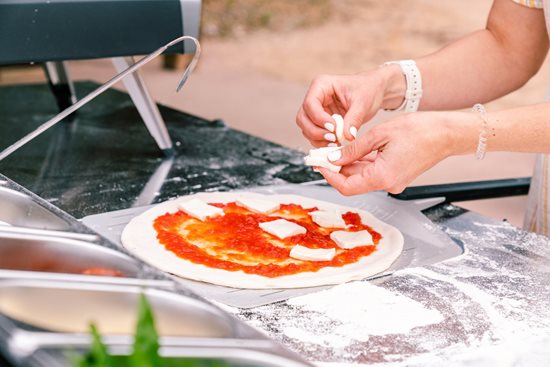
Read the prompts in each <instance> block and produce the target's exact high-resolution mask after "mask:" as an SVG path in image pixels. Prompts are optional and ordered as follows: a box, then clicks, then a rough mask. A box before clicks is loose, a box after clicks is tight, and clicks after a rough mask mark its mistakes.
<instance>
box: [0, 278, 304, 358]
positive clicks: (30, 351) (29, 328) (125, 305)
mask: <svg viewBox="0 0 550 367" xmlns="http://www.w3.org/2000/svg"><path fill="white" fill-rule="evenodd" d="M184 292H185V290H184V289H179V290H178V289H175V290H172V291H171V292H168V291H164V290H160V289H156V288H147V287H138V286H122V285H107V284H94V283H81V284H77V283H67V282H60V281H44V280H6V279H4V280H1V279H0V349H2V350H3V351H4V354H5V355H7V356H8V358H10V360H12V361H13V362H14V363H16V364H17V365H19V366H27V365H28V366H34V367H36V366H48V367H54V366H60V367H61V366H67V365H68V358H69V356H68V354H67V353H66V352H67V351H72V352H74V351H83V350H85V349H87V348H88V347H89V345H90V342H91V339H90V336H89V335H88V334H87V332H88V329H89V323H90V322H91V321H93V322H94V323H96V325H97V326H98V329H99V331H100V332H101V334H102V335H103V340H104V342H105V343H106V344H107V345H108V347H109V349H110V351H111V352H112V353H114V354H127V353H129V352H130V350H131V345H132V343H133V339H132V337H131V336H130V335H132V334H133V332H134V327H135V326H134V325H135V319H136V314H135V313H136V312H135V311H136V304H137V298H138V295H139V294H140V293H143V294H145V295H146V296H147V299H148V300H149V302H150V303H151V306H152V308H153V311H154V313H155V319H156V325H157V329H158V331H159V335H160V340H159V342H160V345H161V354H162V355H165V356H172V357H204V358H221V359H222V360H226V361H230V362H232V363H233V362H235V363H236V364H235V365H236V366H243V367H244V366H259V367H261V366H266V367H267V366H289V367H304V366H311V364H308V363H307V362H303V361H301V358H300V357H298V356H297V355H295V354H294V353H292V352H289V351H287V350H286V349H284V348H282V347H281V346H280V345H279V344H277V343H275V342H273V341H271V340H269V339H267V338H266V337H265V336H264V335H263V334H261V333H259V332H258V331H256V330H254V329H253V328H251V327H249V326H247V325H245V324H244V323H242V322H241V321H239V320H237V319H236V318H235V317H233V316H231V315H229V314H227V313H225V312H224V311H222V310H221V309H219V308H217V307H215V306H213V305H210V304H208V303H205V302H203V301H201V300H199V299H196V298H193V297H191V296H187V295H186V294H185V293H184Z"/></svg>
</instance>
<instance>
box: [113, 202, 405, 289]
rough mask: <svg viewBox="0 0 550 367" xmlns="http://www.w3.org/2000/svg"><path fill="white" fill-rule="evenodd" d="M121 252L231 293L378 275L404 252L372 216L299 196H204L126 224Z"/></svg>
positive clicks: (393, 233) (399, 240) (396, 235)
mask: <svg viewBox="0 0 550 367" xmlns="http://www.w3.org/2000/svg"><path fill="white" fill-rule="evenodd" d="M122 243H123V245H124V246H125V247H126V248H127V249H128V250H129V251H130V252H132V253H134V254H135V255H136V256H138V257H139V258H141V259H142V260H144V261H145V262H147V263H149V264H151V265H153V266H156V267H157V268H160V269H161V270H164V271H167V272H169V273H172V274H174V275H177V276H180V277H183V278H188V279H193V280H198V281H203V282H208V283H213V284H218V285H224V286H229V287H235V288H258V289H260V288H300V287H311V286H321V285H328V284H338V283H343V282H346V281H350V280H357V279H363V278H366V277H369V276H371V275H374V274H377V273H380V272H382V271H384V270H386V269H387V268H389V267H390V265H391V264H392V263H393V262H394V261H395V259H396V258H397V257H398V256H399V254H400V253H401V251H402V249H403V236H402V235H401V233H400V232H399V230H397V229H396V228H394V227H392V226H390V225H388V224H386V223H384V222H382V221H380V220H378V219H377V218H375V217H374V216H373V215H371V214H370V213H368V212H366V211H364V210H360V209H356V208H349V207H344V206H341V205H337V204H333V203H328V202H325V201H321V200H316V199H312V198H307V197H303V196H297V195H262V194H257V193H251V192H229V193H202V194H196V195H190V196H185V197H181V198H178V199H175V200H171V201H167V202H164V203H161V204H159V205H157V206H155V207H153V208H151V209H149V210H148V211H146V212H144V213H142V214H141V215H139V216H137V217H135V218H134V219H132V220H131V221H130V223H128V225H127V226H126V227H125V229H124V231H123V233H122Z"/></svg>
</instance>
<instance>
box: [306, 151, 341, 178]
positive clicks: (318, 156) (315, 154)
mask: <svg viewBox="0 0 550 367" xmlns="http://www.w3.org/2000/svg"><path fill="white" fill-rule="evenodd" d="M338 149H342V147H324V148H319V149H310V151H309V155H307V156H305V157H304V163H305V165H306V166H313V167H323V168H328V169H329V170H331V171H332V172H340V169H342V167H341V166H337V165H335V164H332V163H331V162H330V161H329V160H328V158H327V156H328V155H329V154H330V153H331V152H334V151H335V150H338Z"/></svg>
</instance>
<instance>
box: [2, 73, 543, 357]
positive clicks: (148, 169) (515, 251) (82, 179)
mask: <svg viewBox="0 0 550 367" xmlns="http://www.w3.org/2000/svg"><path fill="white" fill-rule="evenodd" d="M94 87H95V84H93V83H77V93H78V94H80V95H83V94H85V93H87V92H89V91H90V90H92V89H93V88H94ZM28 101H32V103H29V102H28ZM54 106H55V103H54V100H53V97H52V96H51V95H50V94H49V91H48V89H47V88H46V86H44V85H30V86H13V87H4V88H0V116H2V118H3V120H4V121H3V125H2V126H1V129H2V134H0V146H1V147H5V146H7V145H9V144H11V143H13V142H14V141H15V140H17V139H18V137H21V136H23V135H24V134H25V133H27V132H29V131H30V130H32V129H33V128H34V127H36V126H38V125H39V124H40V123H41V122H43V121H46V120H47V119H48V118H49V117H51V116H52V115H54V114H55V113H56V111H55V107H54ZM160 109H161V113H162V114H163V116H164V118H165V120H166V122H167V126H168V129H169V131H170V135H171V136H172V138H173V140H174V142H175V148H176V156H175V157H173V158H172V159H167V158H163V157H162V156H161V155H160V152H159V151H158V149H157V147H156V145H155V143H154V141H153V139H152V138H151V137H150V136H149V135H148V133H147V131H146V129H145V126H144V124H143V123H142V122H141V121H140V118H139V115H138V114H137V112H136V111H135V108H134V107H133V105H132V103H131V101H130V100H129V98H128V97H127V95H125V94H124V93H120V92H116V91H108V92H106V93H104V94H103V95H101V96H100V97H98V99H97V100H95V101H92V102H91V103H90V104H88V105H87V106H85V107H84V108H83V109H81V110H80V111H79V112H78V115H77V116H76V118H75V119H74V121H73V122H71V123H66V122H63V123H61V124H59V125H58V126H56V127H54V128H52V129H51V130H50V131H48V132H46V133H45V134H43V135H42V136H40V137H38V138H37V139H36V140H34V141H33V142H31V143H30V144H28V145H27V146H25V147H24V148H22V149H21V150H19V151H18V152H16V153H14V154H13V155H12V156H10V157H8V158H7V159H5V160H4V161H2V162H0V173H2V174H4V175H6V176H7V177H9V178H11V179H12V180H14V181H16V182H17V183H19V184H21V185H22V186H24V187H26V188H28V189H29V190H31V191H33V192H34V193H36V194H38V195H39V196H41V197H43V198H45V199H46V200H48V201H49V202H51V203H52V204H54V205H56V206H57V207H59V208H61V209H62V210H64V211H66V212H68V213H69V214H71V215H72V216H74V217H76V218H82V217H84V216H86V215H90V214H97V213H103V212H106V211H112V210H117V209H124V208H129V207H132V206H139V205H146V204H150V203H157V202H161V201H164V200H167V199H170V198H173V197H175V196H180V195H186V194H190V193H194V192H200V191H220V190H221V191H225V190H232V189H239V188H244V187H250V186H262V185H274V184H282V183H288V182H294V183H297V182H305V181H311V180H315V179H318V178H319V177H320V176H318V175H317V174H315V173H313V172H312V171H311V170H310V169H309V168H307V167H304V166H303V165H302V157H303V155H302V154H301V153H300V152H297V151H293V150H290V149H287V148H284V147H281V146H278V145H275V144H272V143H269V142H267V141H264V140H262V139H259V138H256V137H253V136H250V135H247V134H244V133H241V132H238V131H235V130H232V129H230V128H227V127H226V126H225V125H224V124H223V123H222V122H221V121H205V120H203V119H200V118H198V117H195V116H191V115H188V114H185V113H182V112H178V111H174V110H171V109H169V108H165V107H162V106H161V108H160ZM426 215H428V217H429V218H430V219H432V220H433V221H434V222H435V223H437V224H438V225H439V226H440V227H441V228H442V229H443V230H444V231H445V233H447V234H448V235H449V236H450V237H451V238H452V239H453V240H455V241H458V242H459V243H461V244H462V245H463V246H464V248H465V249H466V252H465V253H464V254H463V255H461V256H459V257H456V258H454V259H450V260H447V261H444V262H442V263H439V264H436V265H432V266H428V267H420V268H414V269H405V270H401V271H398V272H397V273H394V274H393V275H391V276H389V277H386V278H381V279H379V280H378V281H376V282H364V281H363V282H352V283H347V284H343V285H340V286H336V287H334V288H331V289H328V290H325V291H322V292H319V293H314V294H308V295H305V296H301V297H297V298H293V299H290V300H288V301H283V302H279V303H275V304H271V305H268V306H261V307H257V308H253V309H247V310H241V309H237V308H230V307H227V306H223V305H220V306H221V307H224V308H225V309H226V310H227V311H228V312H231V313H233V314H235V315H236V316H237V317H239V318H241V319H242V320H245V321H246V322H247V323H248V324H249V325H252V326H255V327H257V328H259V329H260V330H262V331H263V332H265V333H266V334H267V335H269V336H270V337H272V338H273V339H275V340H278V341H280V342H281V343H282V344H284V345H285V346H287V347H288V348H290V349H292V350H294V351H296V352H298V353H299V354H301V355H302V356H304V357H305V358H307V359H309V360H311V361H316V362H319V364H320V365H327V366H331V365H338V366H341V365H346V364H347V363H349V364H353V365H355V364H366V365H383V366H439V365H441V364H443V363H445V364H447V365H451V366H472V365H479V366H487V365H510V366H512V365H513V366H523V365H525V366H527V365H529V366H539V365H540V366H542V365H550V351H548V349H550V348H548V346H549V345H550V286H549V284H550V243H549V240H548V238H546V237H543V236H537V235H534V234H530V233H527V232H524V231H522V230H519V229H517V228H514V227H512V226H511V225H509V224H508V223H506V222H498V221H494V220H491V219H489V218H486V217H483V216H480V215H478V214H476V213H472V212H467V211H465V210H462V209H460V208H458V207H456V206H453V205H440V206H438V207H436V208H434V209H430V210H428V211H427V212H426Z"/></svg>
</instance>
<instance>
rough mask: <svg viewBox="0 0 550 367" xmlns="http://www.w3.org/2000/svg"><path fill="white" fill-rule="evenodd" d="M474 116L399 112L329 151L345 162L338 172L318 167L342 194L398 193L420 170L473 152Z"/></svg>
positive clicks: (335, 161)
mask: <svg viewBox="0 0 550 367" xmlns="http://www.w3.org/2000/svg"><path fill="white" fill-rule="evenodd" d="M475 118H476V116H475V115H473V114H471V113H465V112H418V113H411V114H405V115H401V116H398V117H396V118H394V119H393V120H390V121H387V122H385V123H382V124H380V125H378V126H376V127H374V128H373V129H371V130H370V131H368V132H367V133H366V134H365V135H363V136H361V137H360V138H358V139H357V140H356V141H354V142H353V143H352V144H349V145H347V146H345V147H344V148H343V149H341V150H340V151H337V152H333V153H331V154H332V156H329V159H330V160H331V161H332V162H333V163H334V164H337V165H340V166H343V167H342V170H341V171H340V173H334V172H332V171H329V170H327V169H324V168H320V169H319V171H320V172H321V174H322V175H323V176H324V177H325V179H326V180H327V181H328V183H329V184H331V185H332V186H333V187H334V188H336V189H337V190H338V191H339V192H340V193H342V194H343V195H356V194H362V193H367V192H370V191H374V190H386V191H388V192H390V193H400V192H401V191H403V190H404V189H405V188H406V187H407V186H408V185H409V184H410V183H411V182H412V181H413V180H414V179H415V178H416V177H418V176H419V175H420V174H421V173H423V172H424V171H426V170H428V169H429V168H431V167H432V166H434V165H435V164H436V163H438V162H440V161H441V160H443V159H445V158H446V157H448V156H449V155H452V154H465V153H469V152H473V151H475V146H476V143H477V133H476V126H479V122H478V121H476V120H475ZM457 129H458V130H457ZM338 155H340V156H341V157H340V158H339V157H338Z"/></svg>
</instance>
